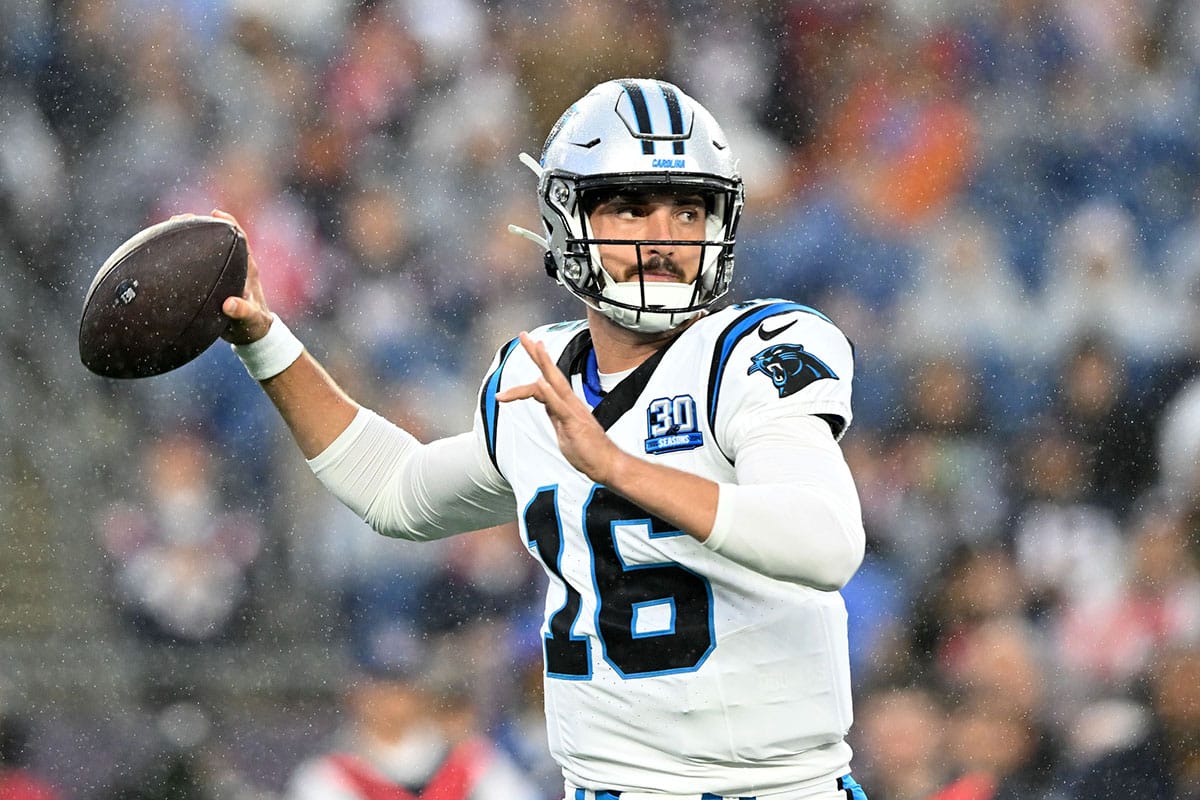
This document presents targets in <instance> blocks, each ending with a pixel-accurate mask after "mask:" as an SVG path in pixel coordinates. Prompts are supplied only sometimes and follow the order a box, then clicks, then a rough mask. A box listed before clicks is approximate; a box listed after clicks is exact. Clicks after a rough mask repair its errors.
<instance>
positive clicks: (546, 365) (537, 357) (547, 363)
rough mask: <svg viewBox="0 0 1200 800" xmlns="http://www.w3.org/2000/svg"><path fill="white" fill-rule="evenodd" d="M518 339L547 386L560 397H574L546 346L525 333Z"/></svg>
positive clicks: (569, 384) (522, 332)
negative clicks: (566, 395)
mask: <svg viewBox="0 0 1200 800" xmlns="http://www.w3.org/2000/svg"><path fill="white" fill-rule="evenodd" d="M520 339H521V346H522V347H523V348H525V352H526V353H528V354H529V357H530V358H532V359H533V363H535V364H537V366H538V369H540V370H541V371H542V378H543V379H544V380H545V381H546V383H547V384H549V387H550V388H551V389H553V390H554V391H555V392H556V393H558V394H560V395H561V394H564V393H565V394H571V395H574V392H572V391H571V383H570V381H568V380H567V376H566V375H563V373H562V370H560V369H559V368H558V364H555V363H554V359H552V358H550V353H549V352H547V351H546V345H544V344H543V343H542V342H540V341H537V340H535V339H534V338H533V337H532V336H530V335H529V334H528V333H526V332H525V331H521V335H520Z"/></svg>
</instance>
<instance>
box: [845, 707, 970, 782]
mask: <svg viewBox="0 0 1200 800" xmlns="http://www.w3.org/2000/svg"><path fill="white" fill-rule="evenodd" d="M858 705H859V706H860V707H861V708H860V712H859V714H858V718H859V720H860V721H859V723H858V725H859V733H858V748H859V749H860V751H861V752H862V753H863V754H864V755H865V756H866V761H867V763H868V764H869V765H870V768H869V770H868V771H867V773H866V774H865V775H864V776H863V777H864V779H865V780H867V781H868V782H869V785H870V786H871V797H872V798H877V800H927V798H928V797H929V796H930V795H931V794H932V793H933V792H934V791H935V790H936V789H938V788H940V787H942V786H944V785H945V783H946V780H947V777H948V776H947V774H946V765H945V757H944V753H945V751H946V748H947V747H948V745H949V741H948V740H947V731H946V712H945V709H944V708H943V707H942V703H941V701H940V700H939V698H938V696H937V693H935V692H934V691H931V690H929V689H927V688H925V687H922V686H919V685H918V686H911V687H902V686H900V687H889V688H883V689H879V690H877V691H873V692H871V693H869V694H868V695H867V696H866V697H865V698H864V700H863V702H861V703H859V704H858Z"/></svg>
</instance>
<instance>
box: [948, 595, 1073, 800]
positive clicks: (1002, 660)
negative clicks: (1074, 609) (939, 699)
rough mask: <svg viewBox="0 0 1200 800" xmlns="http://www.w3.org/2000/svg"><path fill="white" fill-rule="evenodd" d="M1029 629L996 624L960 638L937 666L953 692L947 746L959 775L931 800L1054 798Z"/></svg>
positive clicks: (1050, 745) (1055, 779)
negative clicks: (951, 656) (948, 656)
mask: <svg viewBox="0 0 1200 800" xmlns="http://www.w3.org/2000/svg"><path fill="white" fill-rule="evenodd" d="M1031 634H1032V631H1031V630H1030V629H1029V628H1028V627H1027V626H1026V625H1025V624H1024V623H1022V622H1021V621H1020V620H1017V619H1014V618H1012V617H1009V618H996V619H992V620H989V621H987V622H984V623H983V624H981V625H979V626H978V627H977V628H975V629H974V630H972V631H970V632H968V633H967V634H966V635H965V636H963V637H962V639H961V640H960V642H959V643H958V647H957V648H956V649H957V651H958V652H957V653H956V654H955V658H954V659H953V660H951V661H948V662H945V663H944V664H943V672H944V675H945V678H946V680H947V681H948V683H949V685H950V686H952V687H953V688H954V698H955V700H954V703H953V706H952V709H953V710H952V711H951V713H950V723H949V726H948V733H947V741H948V743H949V755H950V761H951V764H952V771H953V772H955V773H957V774H958V775H960V776H961V777H959V778H958V779H957V780H956V781H955V782H953V783H951V784H950V786H948V787H947V788H946V789H945V790H943V791H942V792H940V793H938V794H937V795H935V797H936V798H937V799H938V800H950V799H951V798H955V800H960V799H961V800H965V799H966V798H975V799H976V800H1023V798H1028V797H1042V798H1055V797H1060V796H1061V794H1060V792H1059V788H1058V787H1059V783H1060V780H1061V776H1060V775H1059V774H1058V772H1057V769H1058V765H1059V764H1060V763H1061V754H1060V750H1059V748H1060V745H1059V743H1058V742H1057V741H1056V739H1055V737H1054V736H1053V735H1052V734H1051V733H1050V729H1049V728H1048V727H1047V725H1048V723H1051V722H1052V721H1053V720H1052V718H1051V717H1049V716H1048V713H1049V709H1048V703H1047V701H1048V699H1049V698H1048V697H1047V691H1048V689H1049V687H1048V685H1047V676H1046V674H1045V671H1044V668H1043V666H1042V663H1041V659H1042V656H1041V654H1040V653H1039V652H1038V651H1037V650H1036V649H1035V641H1036V640H1035V638H1034V637H1033V636H1032V635H1031Z"/></svg>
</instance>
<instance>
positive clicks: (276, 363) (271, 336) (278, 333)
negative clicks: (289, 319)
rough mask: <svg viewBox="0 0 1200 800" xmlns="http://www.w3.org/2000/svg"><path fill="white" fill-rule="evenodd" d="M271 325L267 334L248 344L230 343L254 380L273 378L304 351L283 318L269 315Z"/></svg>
mask: <svg viewBox="0 0 1200 800" xmlns="http://www.w3.org/2000/svg"><path fill="white" fill-rule="evenodd" d="M271 316H272V319H271V327H269V328H267V335H266V336H264V337H262V338H261V339H259V340H258V341H256V342H251V343H250V344H235V345H230V346H231V347H232V348H233V353H234V355H236V356H237V357H238V358H240V359H241V360H242V364H244V365H245V366H246V371H247V372H249V373H250V377H251V378H254V380H256V381H265V380H266V379H267V378H274V377H275V376H276V375H278V374H279V373H281V372H283V371H284V370H285V369H287V368H288V367H290V366H291V365H292V364H294V363H295V362H296V359H298V358H299V357H300V354H301V353H303V352H304V345H303V344H301V343H300V340H299V339H297V338H296V335H295V334H294V333H292V332H291V331H290V330H288V326H287V325H284V324H283V320H281V319H280V318H279V317H277V316H275V315H274V314H272V315H271Z"/></svg>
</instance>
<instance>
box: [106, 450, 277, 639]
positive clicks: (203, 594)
mask: <svg viewBox="0 0 1200 800" xmlns="http://www.w3.org/2000/svg"><path fill="white" fill-rule="evenodd" d="M142 475H143V477H144V479H145V480H146V485H145V487H144V490H143V494H142V496H141V497H139V498H137V499H131V500H129V501H125V502H122V503H119V504H117V505H116V506H115V507H114V508H112V509H111V510H110V511H109V513H108V516H107V517H106V518H105V519H104V520H103V521H102V523H101V530H100V534H101V542H102V544H103V546H104V549H105V551H106V553H107V555H108V557H109V559H110V561H111V567H112V581H113V589H114V592H115V594H116V597H117V603H118V607H119V609H120V610H121V612H122V614H123V616H125V617H126V619H127V620H128V621H129V622H131V623H132V624H133V626H134V628H135V629H136V630H137V631H138V632H139V633H140V634H142V635H143V636H144V637H146V638H147V639H149V640H166V641H171V642H190V643H200V642H211V641H217V640H221V639H224V638H227V637H229V636H231V635H232V634H234V633H235V632H236V630H237V627H238V623H239V614H240V613H241V612H242V611H243V610H244V609H245V608H246V606H247V604H248V603H249V602H250V599H251V588H252V584H251V579H250V578H251V575H250V568H251V567H252V566H253V564H254V562H255V559H256V558H257V556H258V555H259V552H260V551H261V548H262V546H263V533H262V529H261V527H260V525H259V523H258V521H257V520H256V519H255V518H254V517H252V516H251V515H250V514H248V513H245V512H231V511H227V510H225V509H224V505H225V504H224V502H223V500H222V497H221V494H220V490H219V484H218V482H217V479H218V477H219V476H218V475H217V474H216V473H215V471H214V467H213V464H212V457H211V455H210V454H209V450H208V447H207V446H206V444H205V443H204V441H203V440H201V439H199V438H197V437H196V436H194V435H192V434H190V433H188V432H186V431H173V432H171V431H168V432H165V433H164V434H163V436H162V437H161V438H160V439H158V440H157V441H156V442H155V443H154V444H153V445H152V446H150V447H149V448H147V451H146V453H145V462H144V469H143V471H142Z"/></svg>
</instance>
